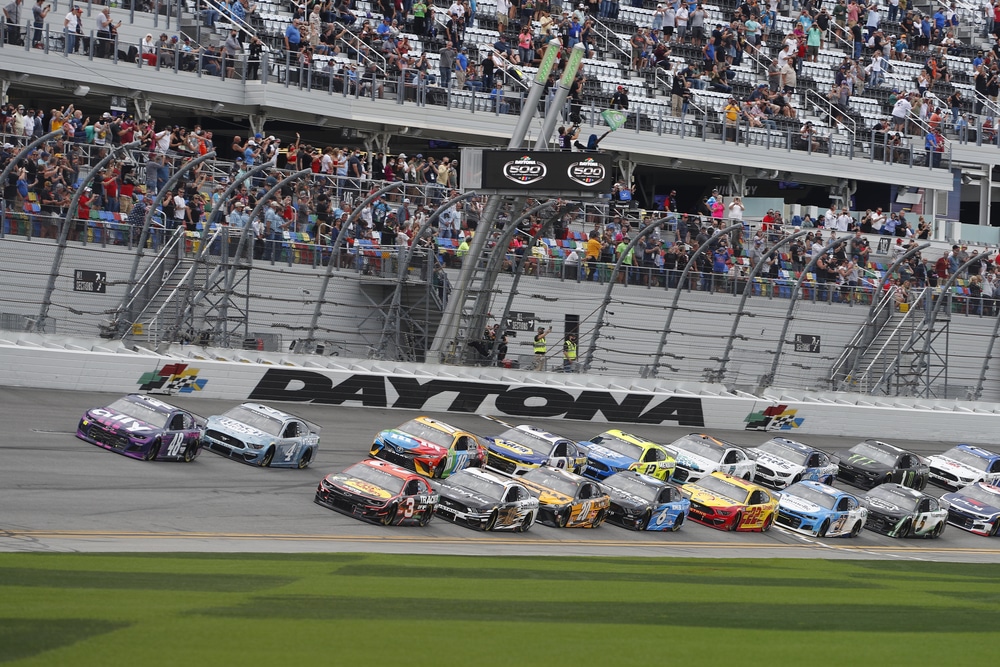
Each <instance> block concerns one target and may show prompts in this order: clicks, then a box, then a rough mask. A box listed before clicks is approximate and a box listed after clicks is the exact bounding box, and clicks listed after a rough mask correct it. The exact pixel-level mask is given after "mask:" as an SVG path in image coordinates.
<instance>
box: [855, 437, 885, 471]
mask: <svg viewBox="0 0 1000 667" xmlns="http://www.w3.org/2000/svg"><path fill="white" fill-rule="evenodd" d="M849 451H850V452H851V453H852V454H857V455H858V456H864V457H866V458H869V459H872V460H873V461H877V462H878V463H881V464H882V465H886V466H894V465H896V455H895V454H894V453H892V452H887V451H885V450H884V449H882V448H881V447H878V446H876V445H872V444H869V443H867V442H859V443H858V444H856V445H854V446H853V447H851V449H850V450H849Z"/></svg>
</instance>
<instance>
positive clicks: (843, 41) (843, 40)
mask: <svg viewBox="0 0 1000 667" xmlns="http://www.w3.org/2000/svg"><path fill="white" fill-rule="evenodd" d="M826 33H827V35H828V36H829V35H832V36H833V39H835V40H837V41H838V42H840V43H841V44H843V45H844V46H846V47H847V48H848V49H849V50H850V52H851V54H852V55H853V54H854V42H853V41H850V42H849V41H847V39H846V38H845V37H841V36H840V35H838V34H837V31H836V30H834V29H833V22H832V21H831V23H830V28H829V29H828V30H827V31H826Z"/></svg>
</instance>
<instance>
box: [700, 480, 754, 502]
mask: <svg viewBox="0 0 1000 667" xmlns="http://www.w3.org/2000/svg"><path fill="white" fill-rule="evenodd" d="M695 486H699V487H701V488H703V489H705V490H707V491H711V492H712V493H714V494H715V495H717V496H723V497H725V498H729V499H730V500H732V501H734V502H737V503H745V502H746V501H747V496H748V494H747V490H746V489H744V488H743V487H741V486H737V485H735V484H733V483H732V482H728V481H726V480H724V479H720V478H719V477H714V476H712V475H709V476H708V477H702V478H701V479H700V480H698V483H697V484H696V485H695Z"/></svg>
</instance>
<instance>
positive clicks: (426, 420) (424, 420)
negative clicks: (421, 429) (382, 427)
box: [404, 416, 462, 435]
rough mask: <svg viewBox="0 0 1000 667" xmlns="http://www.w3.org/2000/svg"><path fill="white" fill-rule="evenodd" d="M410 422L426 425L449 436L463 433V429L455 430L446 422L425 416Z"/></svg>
mask: <svg viewBox="0 0 1000 667" xmlns="http://www.w3.org/2000/svg"><path fill="white" fill-rule="evenodd" d="M410 421H415V422H420V423H421V424H424V425H425V426H430V427H431V428H433V429H436V430H438V431H442V432H443V433H447V434H448V435H455V434H456V433H459V432H461V431H462V429H459V428H455V427H454V426H452V425H451V424H446V423H445V422H442V421H438V420H437V419H434V418H433V417H424V416H420V417H414V418H413V419H412V420H410ZM404 423H405V422H404Z"/></svg>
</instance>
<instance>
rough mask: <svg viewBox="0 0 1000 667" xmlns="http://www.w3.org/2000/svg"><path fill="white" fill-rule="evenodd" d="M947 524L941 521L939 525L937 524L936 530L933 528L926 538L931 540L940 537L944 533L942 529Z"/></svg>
mask: <svg viewBox="0 0 1000 667" xmlns="http://www.w3.org/2000/svg"><path fill="white" fill-rule="evenodd" d="M947 524H948V521H947V520H945V521H942V522H941V523H939V524H938V525H937V528H935V529H934V531H933V532H932V533H931V534H930V535H928V536H927V537H929V538H932V539H937V538H939V537H941V535H942V534H943V533H944V527H945V526H946V525H947Z"/></svg>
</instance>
